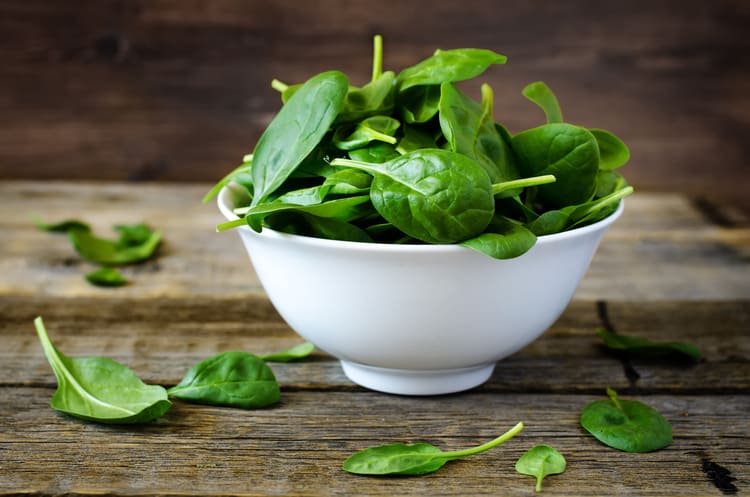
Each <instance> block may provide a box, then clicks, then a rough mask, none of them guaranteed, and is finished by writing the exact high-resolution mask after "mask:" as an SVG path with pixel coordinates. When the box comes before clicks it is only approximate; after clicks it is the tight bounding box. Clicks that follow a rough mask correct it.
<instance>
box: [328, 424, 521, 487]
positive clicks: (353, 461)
mask: <svg viewBox="0 0 750 497" xmlns="http://www.w3.org/2000/svg"><path fill="white" fill-rule="evenodd" d="M521 430H523V423H518V424H517V425H516V426H514V427H513V428H511V429H510V430H508V431H507V432H505V433H504V434H502V435H500V436H499V437H497V438H496V439H494V440H491V441H489V442H487V443H485V444H482V445H479V446H477V447H472V448H470V449H464V450H457V451H452V452H443V451H441V450H440V449H438V448H437V447H435V446H434V445H430V444H426V443H416V444H388V445H379V446H377V447H370V448H369V449H365V450H361V451H359V452H357V453H356V454H354V455H352V456H350V457H349V458H348V459H346V461H344V464H343V469H344V470H345V471H348V472H349V473H355V474H359V475H412V476H416V475H424V474H427V473H432V472H434V471H437V470H438V469H440V468H442V467H443V466H444V465H445V463H447V462H448V461H452V460H455V459H460V458H462V457H467V456H471V455H474V454H479V453H480V452H484V451H486V450H489V449H491V448H493V447H497V446H498V445H500V444H502V443H505V442H507V441H508V440H510V439H511V438H513V437H514V436H516V435H517V434H518V433H520V432H521Z"/></svg>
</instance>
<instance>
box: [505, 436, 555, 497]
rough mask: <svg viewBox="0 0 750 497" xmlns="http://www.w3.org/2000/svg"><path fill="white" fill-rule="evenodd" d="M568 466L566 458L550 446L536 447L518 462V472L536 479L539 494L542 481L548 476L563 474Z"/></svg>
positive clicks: (535, 488)
mask: <svg viewBox="0 0 750 497" xmlns="http://www.w3.org/2000/svg"><path fill="white" fill-rule="evenodd" d="M566 466H567V462H566V461H565V457H563V455H562V454H560V453H559V452H558V451H557V450H556V449H554V448H553V447H550V446H549V445H536V446H534V447H532V448H530V449H529V450H528V451H526V453H524V455H522V456H521V457H520V458H519V459H518V461H516V471H518V472H519V473H521V474H522V475H529V476H534V477H536V486H535V487H534V490H535V491H537V492H541V491H542V480H544V478H545V477H546V476H549V475H558V474H560V473H563V472H564V471H565V468H566Z"/></svg>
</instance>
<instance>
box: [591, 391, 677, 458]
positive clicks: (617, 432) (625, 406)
mask: <svg viewBox="0 0 750 497" xmlns="http://www.w3.org/2000/svg"><path fill="white" fill-rule="evenodd" d="M607 395H608V396H609V399H607V400H595V401H593V402H590V403H589V404H587V405H586V407H584V409H583V412H582V413H581V426H583V428H584V429H585V430H586V431H588V432H589V433H591V434H592V435H593V436H594V437H595V438H596V439H597V440H599V441H600V442H602V443H603V444H605V445H608V446H610V447H612V448H615V449H618V450H622V451H625V452H651V451H654V450H658V449H662V448H664V447H666V446H668V445H669V444H671V443H672V426H671V425H670V424H669V421H667V420H666V419H664V416H662V415H661V414H660V413H659V411H657V410H656V409H654V408H653V407H650V406H647V405H646V404H643V403H641V402H638V401H637V400H621V399H619V398H618V397H617V392H615V391H614V390H612V389H611V388H608V389H607Z"/></svg>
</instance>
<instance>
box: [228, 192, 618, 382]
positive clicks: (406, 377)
mask: <svg viewBox="0 0 750 497" xmlns="http://www.w3.org/2000/svg"><path fill="white" fill-rule="evenodd" d="M232 186H234V185H232ZM235 194H236V192H235V191H234V190H232V187H231V186H230V187H228V188H224V189H223V190H222V191H221V193H220V195H219V201H218V203H219V209H220V210H221V212H222V213H223V214H224V216H226V218H227V219H230V220H233V219H237V216H236V215H235V214H234V213H233V212H232V208H233V207H234V206H235V204H234V196H235ZM622 209H623V206H622V203H621V204H620V206H619V208H618V209H617V211H616V212H615V213H613V214H612V215H611V216H609V217H607V218H606V219H604V220H602V221H599V222H597V223H595V224H592V225H589V226H585V227H583V228H578V229H575V230H571V231H566V232H563V233H557V234H554V235H546V236H541V237H539V238H538V240H537V243H536V245H534V247H532V248H531V250H529V251H528V252H527V253H526V254H524V255H522V256H520V257H517V258H515V259H509V260H496V259H492V258H490V257H488V256H486V255H483V254H481V253H479V252H476V251H474V250H472V249H469V248H465V247H461V246H458V245H391V244H379V243H361V242H344V241H337V240H324V239H320V238H311V237H305V236H298V235H290V234H286V233H281V232H278V231H273V230H270V229H267V228H264V229H263V231H262V232H261V233H256V232H255V231H253V230H252V229H250V228H249V227H248V226H242V227H241V228H239V229H238V233H239V235H240V238H241V239H242V242H243V243H244V245H245V248H246V249H247V252H248V254H249V255H250V259H251V261H252V264H253V266H254V268H255V271H256V273H257V275H258V278H259V279H260V282H261V284H262V285H263V288H264V289H265V291H266V293H267V294H268V297H269V298H270V300H271V302H272V303H273V305H274V306H275V307H276V309H277V310H278V312H279V314H281V316H282V317H283V318H284V319H285V320H286V322H287V323H288V324H289V325H290V326H291V327H292V328H293V329H294V330H295V331H296V332H297V333H299V334H300V335H301V336H303V337H304V338H305V339H307V340H309V341H310V342H312V343H313V344H315V345H316V346H317V347H318V348H320V349H321V350H323V351H325V352H328V353H329V354H331V355H333V356H335V357H336V358H338V359H339V360H340V361H341V365H342V367H343V370H344V373H345V374H346V375H347V376H348V377H349V379H350V380H352V381H353V382H355V383H357V384H359V385H362V386H364V387H367V388H370V389H373V390H379V391H382V392H388V393H396V394H406V395H434V394H445V393H451V392H457V391H461V390H466V389H469V388H472V387H475V386H477V385H480V384H482V383H484V382H485V381H486V380H487V379H488V378H489V377H490V375H491V374H492V371H493V369H494V367H495V363H496V362H497V361H498V360H500V359H502V358H504V357H507V356H509V355H510V354H513V353H514V352H516V351H518V350H520V349H521V348H523V347H525V346H526V345H528V344H529V343H531V342H532V341H534V340H535V339H536V338H538V337H539V336H540V335H541V334H542V333H544V331H545V330H546V329H547V328H549V327H550V326H551V325H552V323H554V322H555V320H557V318H558V317H559V316H560V314H562V312H563V310H564V309H565V307H566V306H567V305H568V303H569V302H570V299H571V298H572V297H573V294H574V292H575V290H576V288H577V287H578V284H579V283H580V281H581V279H582V278H583V275H584V274H585V272H586V270H587V268H588V266H589V263H590V262H591V258H592V257H593V255H594V252H595V251H596V248H597V246H598V244H599V241H600V240H601V237H602V235H603V234H604V232H605V231H606V229H607V228H608V227H609V226H610V225H611V224H612V223H613V222H614V221H615V220H616V219H617V218H618V217H619V216H620V214H621V212H622Z"/></svg>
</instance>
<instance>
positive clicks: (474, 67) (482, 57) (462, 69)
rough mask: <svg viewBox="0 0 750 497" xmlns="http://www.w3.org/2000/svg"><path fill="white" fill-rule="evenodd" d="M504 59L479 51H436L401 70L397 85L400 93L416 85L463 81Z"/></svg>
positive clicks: (482, 50) (500, 56) (483, 50)
mask: <svg viewBox="0 0 750 497" xmlns="http://www.w3.org/2000/svg"><path fill="white" fill-rule="evenodd" d="M506 60H507V57H505V56H504V55H500V54H498V53H495V52H493V51H491V50H485V49H481V48H457V49H453V50H437V51H436V52H435V54H434V55H433V56H431V57H428V58H426V59H424V60H422V61H421V62H419V63H417V64H415V65H413V66H411V67H408V68H406V69H404V70H402V71H401V72H400V73H399V75H398V77H397V79H396V83H397V86H398V89H399V91H404V90H407V89H408V88H411V87H413V86H419V85H439V84H441V83H444V82H454V81H463V80H465V79H470V78H473V77H475V76H479V75H480V74H482V73H483V72H484V71H485V70H486V69H487V68H488V67H490V66H491V65H493V64H505V61H506Z"/></svg>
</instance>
